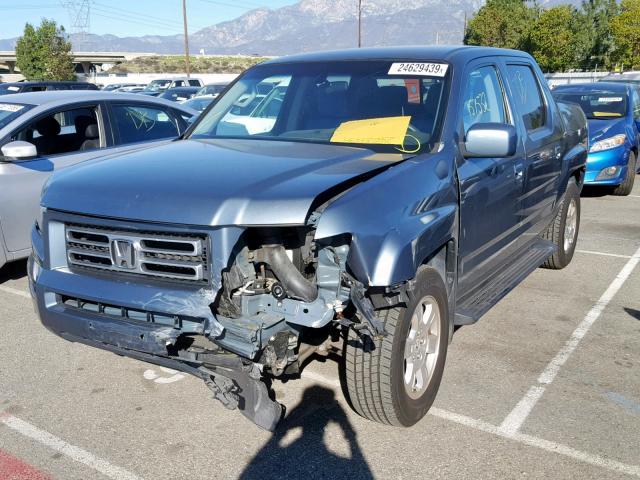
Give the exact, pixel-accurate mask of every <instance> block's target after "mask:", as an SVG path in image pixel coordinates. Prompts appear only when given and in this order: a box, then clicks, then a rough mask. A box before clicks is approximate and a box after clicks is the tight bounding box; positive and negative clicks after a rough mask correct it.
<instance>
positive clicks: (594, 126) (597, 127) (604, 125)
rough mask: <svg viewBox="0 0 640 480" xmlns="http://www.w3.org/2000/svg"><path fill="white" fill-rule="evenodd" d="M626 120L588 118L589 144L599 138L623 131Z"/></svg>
mask: <svg viewBox="0 0 640 480" xmlns="http://www.w3.org/2000/svg"><path fill="white" fill-rule="evenodd" d="M626 121H627V119H626V118H619V119H615V120H600V119H589V146H591V145H593V144H594V143H595V142H597V141H599V140H603V139H605V138H608V137H612V136H614V135H618V134H619V133H624V127H625V123H626Z"/></svg>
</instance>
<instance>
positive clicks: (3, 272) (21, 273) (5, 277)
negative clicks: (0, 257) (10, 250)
mask: <svg viewBox="0 0 640 480" xmlns="http://www.w3.org/2000/svg"><path fill="white" fill-rule="evenodd" d="M26 276H27V261H26V260H18V261H16V262H9V263H7V264H6V265H5V266H4V267H2V268H0V284H2V283H4V282H7V281H9V280H18V279H19V278H22V277H26Z"/></svg>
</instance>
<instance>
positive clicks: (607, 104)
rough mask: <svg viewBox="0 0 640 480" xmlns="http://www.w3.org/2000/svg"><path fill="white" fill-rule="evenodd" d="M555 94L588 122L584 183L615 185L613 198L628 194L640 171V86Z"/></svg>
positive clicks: (563, 89) (564, 89)
mask: <svg viewBox="0 0 640 480" xmlns="http://www.w3.org/2000/svg"><path fill="white" fill-rule="evenodd" d="M553 95H554V97H555V98H556V99H557V100H561V101H563V102H571V103H577V104H578V105H580V107H582V110H583V111H584V113H585V115H586V116H587V119H588V121H589V157H588V158H587V173H586V175H585V184H586V185H602V186H612V187H614V188H613V194H614V195H629V194H630V193H631V190H632V189H633V182H634V179H635V175H636V170H637V168H638V162H637V158H638V144H639V139H640V134H639V131H638V127H639V126H640V87H638V86H636V85H632V84H629V83H614V82H598V83H589V84H574V85H562V86H559V87H556V89H555V90H554V91H553Z"/></svg>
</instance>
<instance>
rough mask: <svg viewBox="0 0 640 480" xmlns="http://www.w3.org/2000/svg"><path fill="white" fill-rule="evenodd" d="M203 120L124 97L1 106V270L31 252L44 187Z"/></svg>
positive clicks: (58, 95)
mask: <svg viewBox="0 0 640 480" xmlns="http://www.w3.org/2000/svg"><path fill="white" fill-rule="evenodd" d="M197 113H198V112H196V111H195V110H192V109H190V108H188V107H184V106H182V105H180V104H177V103H174V102H170V101H168V100H162V99H157V98H153V97H145V96H140V95H135V94H126V93H107V92H100V91H96V92H88V91H87V92H84V91H83V92H79V91H54V92H36V93H22V94H16V95H5V96H3V97H2V99H1V100H0V267H2V266H3V265H4V264H5V263H6V262H9V261H12V260H18V259H21V258H25V257H27V256H28V255H29V252H30V251H31V247H30V245H31V242H30V238H29V237H30V234H29V232H30V230H31V226H32V225H33V222H34V219H35V218H36V217H37V215H38V211H39V199H40V192H41V190H42V186H43V185H44V183H45V181H46V180H47V178H49V176H50V175H51V174H52V173H53V172H54V171H57V170H60V169H62V168H65V167H68V166H70V165H74V164H76V163H79V162H84V161H86V160H92V159H95V158H97V157H100V156H104V155H105V154H107V153H112V152H113V153H116V152H118V153H119V152H123V151H127V150H133V149H139V148H144V146H146V145H147V144H149V143H150V142H159V141H166V140H167V139H172V138H175V137H178V136H179V135H181V134H182V133H183V132H184V131H185V130H186V128H187V126H188V120H189V119H190V118H191V117H192V116H194V115H196V114H197Z"/></svg>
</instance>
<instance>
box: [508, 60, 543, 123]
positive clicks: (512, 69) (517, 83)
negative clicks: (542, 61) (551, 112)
mask: <svg viewBox="0 0 640 480" xmlns="http://www.w3.org/2000/svg"><path fill="white" fill-rule="evenodd" d="M507 73H508V75H509V86H510V87H511V93H512V94H513V101H514V104H515V105H514V106H515V109H516V111H517V112H518V114H519V115H520V116H521V117H522V121H523V122H524V126H525V128H526V129H527V132H531V131H533V130H536V129H538V128H541V127H544V126H545V124H546V123H547V110H546V108H545V103H544V100H543V97H542V92H541V91H540V85H538V81H537V80H536V76H535V74H534V73H533V71H532V70H531V67H528V66H526V65H507Z"/></svg>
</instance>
